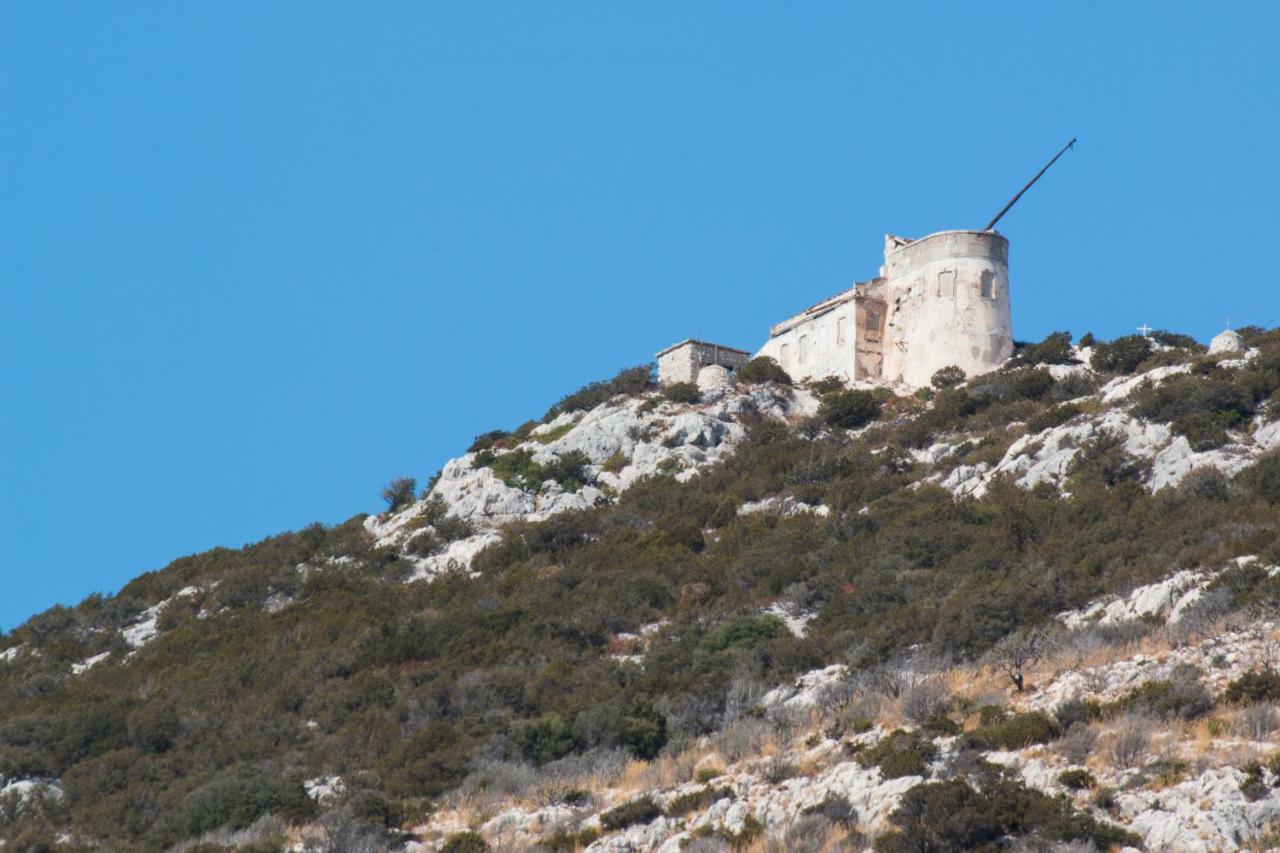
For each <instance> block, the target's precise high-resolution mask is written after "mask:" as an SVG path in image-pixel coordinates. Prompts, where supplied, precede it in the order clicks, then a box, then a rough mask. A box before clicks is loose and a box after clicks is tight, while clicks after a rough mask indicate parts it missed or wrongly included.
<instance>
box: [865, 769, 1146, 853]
mask: <svg viewBox="0 0 1280 853" xmlns="http://www.w3.org/2000/svg"><path fill="white" fill-rule="evenodd" d="M982 775H983V777H984V778H982V780H981V782H980V787H979V788H977V789H975V788H974V787H973V786H971V785H969V784H968V783H967V782H966V781H964V780H961V779H952V780H950V781H946V782H928V783H924V784H921V785H917V786H916V787H914V788H912V789H911V790H910V791H907V793H906V794H905V795H904V796H903V798H902V802H901V804H900V805H899V806H898V808H897V809H896V810H895V811H894V812H893V814H892V815H890V820H891V821H892V822H893V824H894V825H895V826H896V827H897V829H896V830H895V831H894V832H890V833H886V834H885V835H882V836H880V837H879V838H877V839H876V841H875V845H874V849H875V850H876V851H878V853H906V851H917V850H929V851H934V850H937V851H943V850H948V851H949V850H975V849H981V850H988V849H989V850H995V849H997V848H998V847H999V846H1001V843H1002V842H1004V841H1005V840H1006V839H1007V838H1009V837H1013V838H1019V837H1024V836H1030V837H1034V838H1040V839H1044V840H1046V841H1050V842H1067V841H1084V842H1090V843H1092V844H1095V845H1098V846H1100V847H1102V848H1104V849H1105V848H1108V847H1110V846H1111V845H1119V844H1129V845H1139V844H1141V838H1140V837H1139V836H1138V835H1136V834H1134V833H1132V832H1129V831H1127V830H1124V829H1121V828H1120V827H1117V826H1113V825H1111V824H1106V823H1102V822H1100V821H1097V820H1095V819H1094V818H1092V817H1090V816H1089V815H1087V814H1083V813H1081V812H1078V811H1076V810H1075V809H1074V808H1073V807H1072V805H1071V804H1070V802H1069V801H1067V800H1065V799H1056V798H1054V797H1050V796H1048V795H1047V794H1043V793H1041V792H1039V791H1035V790H1033V789H1030V788H1028V787H1026V786H1025V785H1024V784H1022V782H1020V781H1018V780H1015V779H1012V778H1010V777H1009V776H1008V775H1006V774H1002V773H998V772H996V771H994V770H990V769H988V770H986V771H984V772H983V774H982Z"/></svg>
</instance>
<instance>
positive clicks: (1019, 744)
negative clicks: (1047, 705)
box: [973, 711, 1062, 749]
mask: <svg viewBox="0 0 1280 853" xmlns="http://www.w3.org/2000/svg"><path fill="white" fill-rule="evenodd" d="M973 734H974V737H975V738H977V739H978V740H980V741H982V742H983V743H986V744H988V745H989V746H990V747H991V748H992V749H1023V748H1025V747H1028V746H1031V745H1032V744H1037V743H1048V742H1049V741H1051V740H1055V739H1057V738H1058V737H1060V736H1061V735H1062V727H1061V725H1059V723H1058V721H1057V720H1055V719H1054V718H1053V717H1051V716H1049V715H1048V714H1046V713H1045V712H1043V711H1031V712H1029V713H1026V714H1015V715H1013V716H1011V717H1008V718H1007V719H1003V720H1000V721H998V722H993V723H990V724H988V725H984V726H981V727H980V728H978V729H977V730H976V731H975V732H974V733H973Z"/></svg>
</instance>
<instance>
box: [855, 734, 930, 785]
mask: <svg viewBox="0 0 1280 853" xmlns="http://www.w3.org/2000/svg"><path fill="white" fill-rule="evenodd" d="M937 754H938V748H937V747H936V746H935V745H934V743H933V741H931V740H929V739H927V738H925V737H922V736H921V735H920V734H918V733H916V732H908V731H904V730H902V729H897V730H895V731H893V732H891V733H889V734H888V735H886V736H885V737H884V738H882V739H881V740H880V742H879V743H877V744H876V745H875V746H873V747H870V748H868V749H865V750H863V751H862V752H861V753H859V755H858V761H859V762H861V764H862V765H863V766H864V767H879V768H880V775H882V776H883V777H884V778H886V779H897V778H899V777H901V776H925V777H927V776H928V775H929V762H931V761H933V759H934V758H935V757H936V756H937Z"/></svg>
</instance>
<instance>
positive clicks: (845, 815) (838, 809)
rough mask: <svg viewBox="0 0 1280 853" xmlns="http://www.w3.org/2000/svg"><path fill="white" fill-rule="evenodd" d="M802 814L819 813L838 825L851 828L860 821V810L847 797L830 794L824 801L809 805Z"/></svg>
mask: <svg viewBox="0 0 1280 853" xmlns="http://www.w3.org/2000/svg"><path fill="white" fill-rule="evenodd" d="M801 814H804V815H819V816H821V817H824V818H826V819H827V820H828V821H830V822H831V823H833V824H835V825H836V826H842V827H844V828H845V829H850V828H852V827H853V826H854V825H856V824H857V822H858V812H857V810H856V809H855V808H854V807H853V805H852V804H851V803H850V802H849V800H848V798H846V797H838V796H836V795H835V794H828V795H827V797H826V799H824V800H823V801H822V802H820V803H818V804H816V805H812V806H809V807H808V808H806V809H804V810H803V811H802V812H801Z"/></svg>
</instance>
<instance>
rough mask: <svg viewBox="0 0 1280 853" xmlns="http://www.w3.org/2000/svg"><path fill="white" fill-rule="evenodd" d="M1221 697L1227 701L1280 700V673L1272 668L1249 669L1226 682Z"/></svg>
mask: <svg viewBox="0 0 1280 853" xmlns="http://www.w3.org/2000/svg"><path fill="white" fill-rule="evenodd" d="M1222 698H1223V699H1225V700H1227V701H1228V702H1275V701H1280V673H1277V672H1276V671H1275V670H1272V669H1251V670H1249V671H1248V672H1246V673H1244V674H1243V675H1241V676H1240V677H1239V678H1237V679H1236V680H1235V681H1233V682H1231V683H1230V684H1228V685H1227V689H1226V691H1225V692H1224V693H1223V694H1222Z"/></svg>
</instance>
